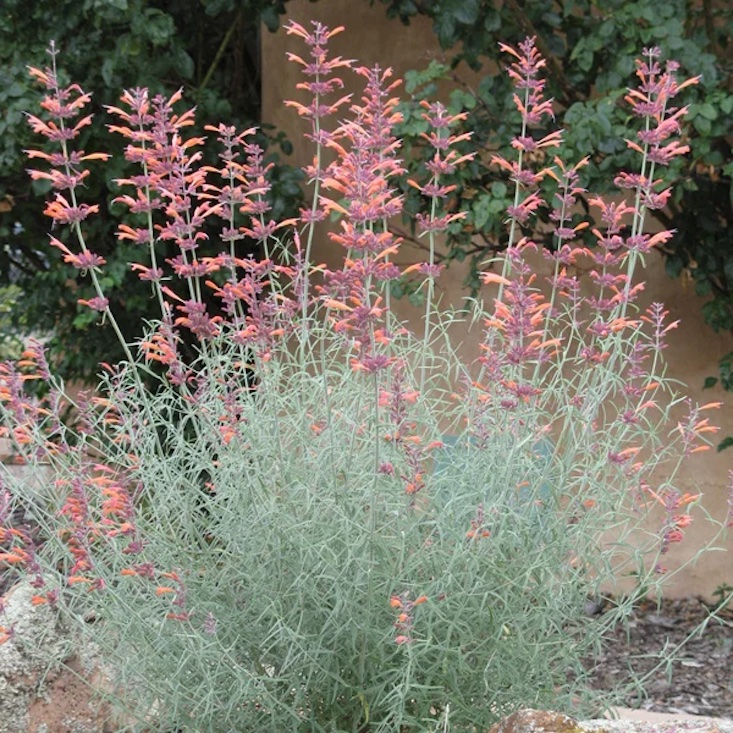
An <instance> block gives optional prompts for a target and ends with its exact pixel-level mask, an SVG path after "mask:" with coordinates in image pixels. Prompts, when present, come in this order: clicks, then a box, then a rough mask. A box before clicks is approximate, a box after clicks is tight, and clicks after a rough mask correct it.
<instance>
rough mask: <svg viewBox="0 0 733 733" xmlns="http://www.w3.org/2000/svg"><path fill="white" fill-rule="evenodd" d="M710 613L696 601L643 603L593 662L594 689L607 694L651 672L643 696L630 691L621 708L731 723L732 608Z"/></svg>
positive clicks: (666, 600) (616, 629)
mask: <svg viewBox="0 0 733 733" xmlns="http://www.w3.org/2000/svg"><path fill="white" fill-rule="evenodd" d="M711 610H712V608H711V606H710V605H706V604H705V603H704V602H703V601H702V600H700V599H699V598H685V599H679V600H670V599H665V600H663V601H662V602H661V605H658V604H657V602H656V601H645V602H644V603H643V604H641V606H639V607H638V608H637V609H635V610H634V611H633V612H632V614H631V615H630V616H629V618H628V624H624V625H623V626H621V625H619V626H618V627H616V628H615V629H614V631H613V633H612V634H611V635H610V636H609V639H608V641H607V642H606V643H605V644H604V648H603V651H602V653H601V656H600V657H599V658H597V659H596V660H594V663H593V667H594V669H593V686H594V687H595V688H596V689H599V690H604V689H607V690H610V689H612V688H615V687H617V686H618V685H619V683H621V684H622V685H624V684H626V683H630V682H632V681H633V679H634V678H635V677H636V678H637V679H638V678H642V677H644V676H645V675H646V674H647V673H650V674H649V677H648V678H647V679H646V681H645V682H644V692H642V691H641V690H638V689H637V690H635V691H632V692H630V693H629V694H628V695H626V697H625V699H624V700H622V701H621V702H620V704H621V705H623V706H624V707H629V708H640V709H643V710H650V711H653V712H661V713H673V714H682V713H687V714H690V715H705V716H712V717H720V718H732V719H733V604H728V606H726V607H724V608H722V609H719V610H718V611H717V612H716V614H715V616H714V617H711V616H710V614H711ZM706 621H707V622H706ZM691 635H692V636H691ZM688 637H690V638H689V639H688ZM685 640H687V641H685ZM683 642H685V643H684V644H683ZM681 644H683V646H682V647H681V648H680V649H679V650H676V649H677V647H678V646H679V645H681ZM675 650H676V651H675ZM670 652H674V653H673V654H672V659H671V660H670V661H669V662H668V663H662V664H660V661H662V660H663V658H664V655H665V653H670ZM655 667H658V668H657V669H656V670H654V668H655ZM652 670H654V671H652Z"/></svg>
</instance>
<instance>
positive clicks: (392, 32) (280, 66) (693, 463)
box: [262, 0, 733, 597]
mask: <svg viewBox="0 0 733 733" xmlns="http://www.w3.org/2000/svg"><path fill="white" fill-rule="evenodd" d="M287 10H288V15H287V16H286V18H289V19H292V20H295V21H296V22H298V23H301V24H302V25H307V24H308V23H309V21H310V20H320V21H322V22H324V23H326V24H327V25H328V26H330V27H332V28H333V27H336V26H339V25H343V26H346V31H345V32H344V33H342V34H341V35H339V36H337V37H335V38H334V39H333V41H332V48H333V52H334V53H335V54H340V55H342V56H343V57H345V58H353V59H358V60H359V62H360V63H361V64H363V65H373V64H375V63H379V64H380V65H381V66H383V67H387V66H389V67H392V68H393V69H394V70H395V73H396V75H397V76H398V77H400V76H403V75H404V73H405V71H407V70H409V69H413V68H420V67H421V66H424V65H426V63H427V62H428V61H429V59H430V58H434V57H440V54H441V52H440V49H439V46H438V45H437V42H436V41H435V39H434V37H433V35H432V33H431V29H430V23H429V22H426V21H425V19H420V18H418V19H417V20H416V21H415V22H413V23H412V24H411V25H410V26H409V27H405V26H403V25H402V24H401V23H399V21H388V20H387V19H386V17H385V15H384V7H383V6H382V5H380V4H378V3H377V4H376V5H375V6H374V7H370V6H369V5H368V3H367V2H366V1H365V0H321V1H320V2H318V3H315V4H311V3H310V2H306V0H292V2H289V3H288V4H287ZM286 51H292V52H294V53H298V54H301V53H303V49H302V46H301V45H300V42H299V39H296V38H295V37H293V36H287V35H286V34H285V32H284V31H283V30H282V29H281V30H280V31H279V32H278V33H276V34H270V33H268V32H266V31H265V32H263V41H262V68H263V119H264V121H265V122H270V123H273V124H275V125H276V126H277V127H278V128H280V129H283V130H285V132H286V133H287V134H288V136H289V138H290V139H291V141H292V142H293V143H294V146H295V152H294V155H293V156H292V159H291V161H290V162H293V163H296V164H305V163H309V162H310V160H311V159H312V154H313V153H312V148H310V147H309V145H308V144H307V142H306V141H304V140H303V139H302V137H301V133H302V130H303V127H302V121H301V120H299V118H298V116H297V114H296V113H295V112H294V111H293V110H292V109H290V108H285V107H284V106H283V104H282V100H283V99H293V98H296V99H297V94H296V93H295V84H296V83H297V82H298V81H299V80H300V79H299V74H300V68H299V67H298V66H296V65H295V64H289V63H287V62H286V61H285V54H286ZM466 73H468V72H466ZM346 91H347V92H348V91H351V92H356V93H358V92H359V86H358V84H354V85H353V86H350V87H349V88H347V89H346ZM314 256H315V259H316V260H318V261H327V262H330V263H334V262H336V261H337V260H338V259H339V258H340V256H341V253H340V252H339V251H338V250H337V248H336V247H335V245H333V244H331V243H330V242H329V241H328V240H327V239H326V237H324V236H322V237H320V238H319V243H318V247H317V249H316V252H315V255H314ZM419 257H420V255H419V252H418V251H417V250H415V249H410V248H409V247H406V248H405V249H404V250H403V251H402V252H401V254H400V257H399V258H398V261H399V262H400V264H408V263H411V262H414V261H415V260H416V259H418V258H419ZM464 276H465V273H464V272H463V270H462V268H461V267H460V266H458V265H452V266H451V267H450V269H449V270H448V271H447V272H446V273H445V274H444V275H443V276H442V277H441V278H440V280H439V281H438V283H437V288H438V292H439V293H440V297H442V298H443V302H445V303H451V304H458V303H460V301H461V298H462V297H463V296H464V295H465V292H464V291H463V290H462V288H461V283H462V281H463V279H464ZM638 277H639V279H644V280H646V283H647V285H646V290H645V293H644V301H645V302H648V303H651V302H655V301H662V302H664V303H665V304H666V306H667V308H668V309H669V311H670V319H671V320H676V319H680V320H681V324H680V327H679V328H678V329H677V330H676V331H673V332H672V333H671V334H670V345H669V348H668V349H667V351H666V354H665V355H666V357H667V359H668V362H669V371H668V374H669V376H671V377H672V378H674V379H677V380H680V381H681V382H684V383H685V384H687V385H689V389H688V393H689V395H690V396H691V397H692V399H693V400H699V401H701V402H710V401H714V400H725V399H726V397H728V398H729V404H727V405H724V407H723V409H722V410H720V411H718V412H717V413H716V414H715V415H714V416H713V418H714V420H715V421H716V422H717V423H718V424H719V425H721V427H722V432H721V435H728V434H733V399H730V395H728V394H726V393H725V392H723V391H722V390H720V389H713V390H706V391H704V392H703V391H702V389H701V387H702V384H703V381H704V379H705V377H706V376H708V375H711V374H715V373H716V372H717V366H716V365H717V362H718V360H719V358H720V357H721V356H723V355H724V354H726V353H728V352H729V351H733V336H731V334H730V333H725V334H716V333H715V332H713V330H712V329H711V328H710V327H709V326H707V325H706V324H705V323H704V322H703V319H702V317H701V314H700V311H701V306H702V302H703V301H702V300H701V299H700V298H698V297H697V296H696V295H695V293H694V290H693V287H692V286H691V285H688V286H685V284H684V283H683V282H681V281H680V280H674V281H673V280H670V279H669V278H668V277H667V276H666V275H665V273H664V268H663V262H662V259H661V257H660V256H659V255H656V254H654V255H652V256H651V257H650V258H649V260H648V266H647V268H646V270H645V271H643V272H639V274H638ZM396 309H397V311H398V315H399V316H400V317H403V318H408V319H412V320H413V323H414V324H415V325H416V327H417V328H419V325H418V324H419V321H418V319H417V314H416V313H414V312H412V311H411V308H410V306H409V304H407V303H406V302H399V303H398V305H397V308H396ZM460 338H461V339H462V350H463V353H464V355H465V357H466V358H467V359H470V358H473V357H475V355H476V354H477V348H478V347H477V341H476V338H475V337H474V335H473V334H470V333H463V334H460ZM731 468H733V449H729V450H728V451H724V452H722V453H716V452H715V451H709V452H707V453H702V454H697V455H695V456H692V457H691V459H690V460H689V461H688V462H687V464H686V465H685V466H684V468H683V472H682V483H683V487H682V488H684V490H686V491H691V492H698V491H702V492H703V493H704V495H705V499H704V506H705V509H706V511H707V512H708V513H710V514H711V515H713V516H714V517H717V518H719V519H721V520H722V519H723V518H724V517H725V515H726V511H727V502H728V476H727V474H728V471H729V470H730V469H731ZM698 514H699V515H700V521H697V522H695V523H693V525H692V526H691V527H690V528H689V529H688V530H687V538H686V540H685V542H684V543H682V544H681V545H680V546H678V547H675V548H674V550H673V551H672V552H670V554H669V556H668V563H667V564H668V565H669V566H670V567H675V566H676V565H677V563H678V560H681V559H683V558H684V557H689V556H690V555H694V554H695V553H696V552H697V550H698V548H699V547H701V546H702V545H704V544H705V543H706V542H707V541H708V539H709V537H710V534H711V527H710V525H709V524H707V523H705V522H703V521H702V515H701V513H699V512H698ZM729 534H730V535H733V531H731V532H730V533H729ZM720 544H721V546H722V547H723V548H724V551H721V552H711V553H706V554H705V555H704V556H703V557H702V558H701V559H700V561H699V562H698V563H697V564H695V565H694V566H691V567H689V568H687V569H686V570H685V571H684V572H682V573H680V574H679V575H677V576H675V577H674V578H673V579H672V580H671V582H670V584H669V586H668V591H667V592H668V593H669V595H671V596H684V595H698V594H699V595H703V596H706V597H711V594H712V593H713V591H714V590H715V589H716V587H718V586H719V585H721V584H723V583H728V584H731V585H733V554H731V550H732V549H733V537H732V536H729V537H728V539H727V541H722V542H721V543H720Z"/></svg>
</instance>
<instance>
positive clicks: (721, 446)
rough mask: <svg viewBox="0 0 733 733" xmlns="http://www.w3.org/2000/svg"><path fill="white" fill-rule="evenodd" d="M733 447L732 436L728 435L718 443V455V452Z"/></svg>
mask: <svg viewBox="0 0 733 733" xmlns="http://www.w3.org/2000/svg"><path fill="white" fill-rule="evenodd" d="M732 445H733V435H729V436H728V437H727V438H723V440H721V441H720V443H718V453H720V451H724V450H725V449H726V448H730V447H731V446H732Z"/></svg>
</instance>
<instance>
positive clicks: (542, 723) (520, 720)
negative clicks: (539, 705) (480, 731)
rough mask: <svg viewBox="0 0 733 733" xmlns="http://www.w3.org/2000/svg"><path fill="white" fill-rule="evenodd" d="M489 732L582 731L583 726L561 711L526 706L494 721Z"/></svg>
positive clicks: (557, 732)
mask: <svg viewBox="0 0 733 733" xmlns="http://www.w3.org/2000/svg"><path fill="white" fill-rule="evenodd" d="M489 733H583V728H582V726H581V725H580V723H578V721H577V720H574V719H573V718H571V717H569V716H568V715H564V714H563V713H555V712H552V711H548V710H532V709H530V708H526V709H524V710H517V712H516V713H512V714H511V715H510V716H509V717H507V718H504V719H503V720H500V721H499V722H498V723H495V724H494V725H493V726H492V727H491V730H490V731H489Z"/></svg>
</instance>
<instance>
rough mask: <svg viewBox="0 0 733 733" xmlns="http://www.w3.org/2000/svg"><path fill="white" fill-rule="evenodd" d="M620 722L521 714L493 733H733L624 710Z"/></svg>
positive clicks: (724, 727)
mask: <svg viewBox="0 0 733 733" xmlns="http://www.w3.org/2000/svg"><path fill="white" fill-rule="evenodd" d="M619 712H620V713H621V719H620V720H608V719H605V718H602V719H599V720H582V721H578V720H575V719H574V718H571V717H569V716H568V715H564V714H563V713H556V712H552V711H546V710H531V709H529V708H528V709H524V710H518V711H517V712H516V713H513V714H512V715H510V716H509V717H507V718H504V719H503V720H500V721H499V722H498V723H496V724H494V725H493V726H492V728H491V730H490V731H489V733H733V721H731V720H726V719H722V718H703V717H699V716H695V715H680V716H675V715H663V714H659V713H656V714H655V713H645V712H644V711H633V710H620V711H619Z"/></svg>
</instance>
